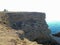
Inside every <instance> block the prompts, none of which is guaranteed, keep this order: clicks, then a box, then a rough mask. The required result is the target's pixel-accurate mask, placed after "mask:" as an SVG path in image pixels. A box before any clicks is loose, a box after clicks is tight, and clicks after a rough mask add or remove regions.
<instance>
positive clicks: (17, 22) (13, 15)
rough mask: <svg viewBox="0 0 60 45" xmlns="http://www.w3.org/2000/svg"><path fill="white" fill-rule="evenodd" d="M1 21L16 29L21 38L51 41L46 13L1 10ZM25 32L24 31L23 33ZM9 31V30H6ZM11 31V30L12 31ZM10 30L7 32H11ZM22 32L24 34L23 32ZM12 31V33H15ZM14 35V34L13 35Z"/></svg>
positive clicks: (44, 41) (43, 42)
mask: <svg viewBox="0 0 60 45" xmlns="http://www.w3.org/2000/svg"><path fill="white" fill-rule="evenodd" d="M0 23H1V24H4V25H6V26H7V27H10V28H11V29H10V30H11V31H12V29H14V30H15V31H17V32H15V31H13V32H15V33H16V34H17V35H18V37H19V38H20V39H24V38H26V39H28V40H30V41H37V42H38V43H42V44H45V43H50V42H51V41H52V38H51V36H50V34H51V31H50V30H49V29H48V25H47V23H46V21H45V13H40V12H0ZM22 32H23V33H22ZM6 33H7V32H6ZM10 33H11V32H10ZM10 33H9V32H8V33H7V34H10ZM21 33H22V34H21ZM13 34H14V33H11V34H10V35H13ZM13 36H14V35H13Z"/></svg>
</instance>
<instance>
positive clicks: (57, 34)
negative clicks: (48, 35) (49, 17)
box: [52, 32, 60, 37]
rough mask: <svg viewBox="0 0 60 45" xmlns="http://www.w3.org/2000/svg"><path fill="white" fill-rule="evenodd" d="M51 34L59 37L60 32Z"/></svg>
mask: <svg viewBox="0 0 60 45" xmlns="http://www.w3.org/2000/svg"><path fill="white" fill-rule="evenodd" d="M52 35H53V36H56V37H60V32H59V33H56V34H52Z"/></svg>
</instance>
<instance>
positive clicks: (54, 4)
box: [0, 0, 60, 22]
mask: <svg viewBox="0 0 60 45" xmlns="http://www.w3.org/2000/svg"><path fill="white" fill-rule="evenodd" d="M4 9H7V10H8V11H29V12H31V11H32V12H44V13H46V21H47V22H56V21H60V0H0V11H3V10H4Z"/></svg>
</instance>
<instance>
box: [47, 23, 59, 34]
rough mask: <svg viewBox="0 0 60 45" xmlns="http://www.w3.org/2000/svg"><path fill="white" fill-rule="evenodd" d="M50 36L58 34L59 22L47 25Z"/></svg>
mask: <svg viewBox="0 0 60 45" xmlns="http://www.w3.org/2000/svg"><path fill="white" fill-rule="evenodd" d="M47 24H48V26H49V29H50V30H51V33H52V34H55V33H58V32H60V22H50V23H47Z"/></svg>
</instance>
